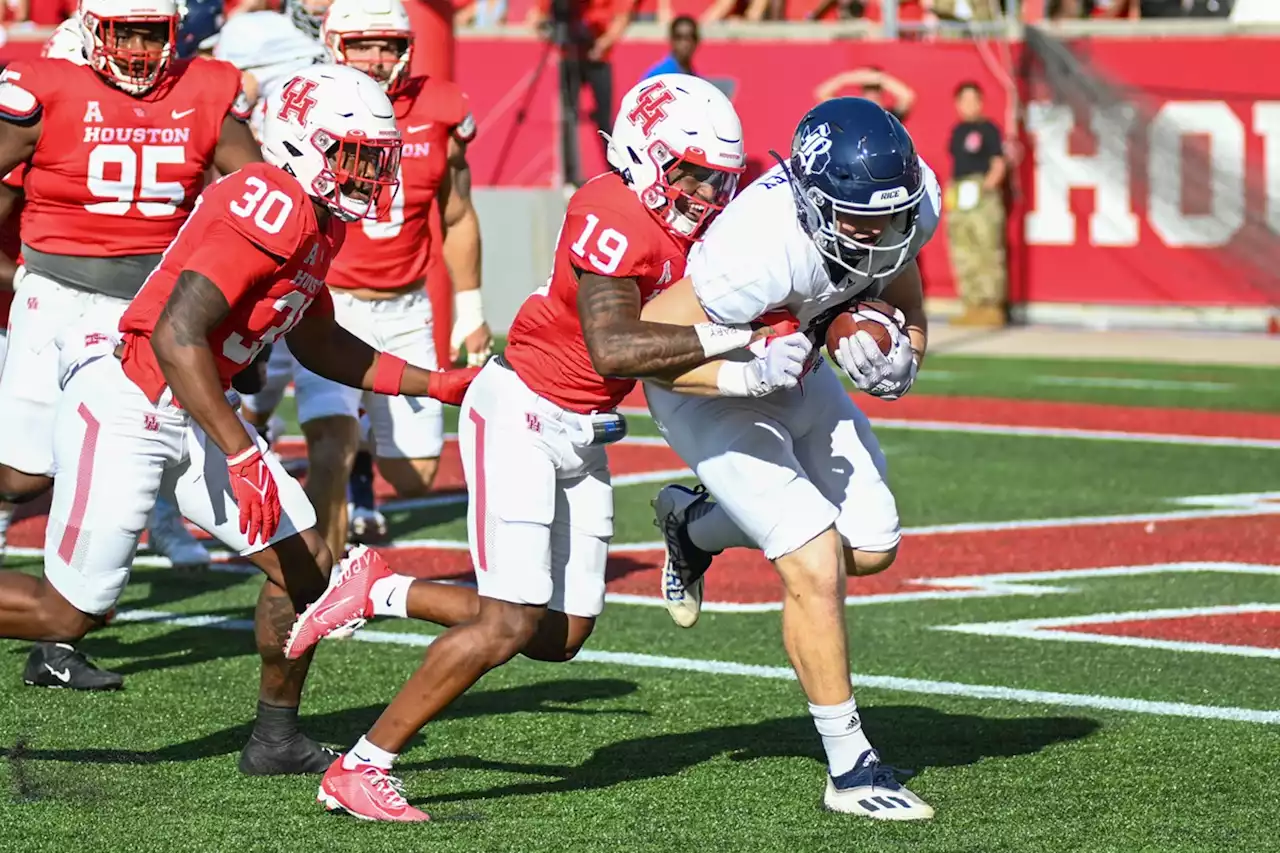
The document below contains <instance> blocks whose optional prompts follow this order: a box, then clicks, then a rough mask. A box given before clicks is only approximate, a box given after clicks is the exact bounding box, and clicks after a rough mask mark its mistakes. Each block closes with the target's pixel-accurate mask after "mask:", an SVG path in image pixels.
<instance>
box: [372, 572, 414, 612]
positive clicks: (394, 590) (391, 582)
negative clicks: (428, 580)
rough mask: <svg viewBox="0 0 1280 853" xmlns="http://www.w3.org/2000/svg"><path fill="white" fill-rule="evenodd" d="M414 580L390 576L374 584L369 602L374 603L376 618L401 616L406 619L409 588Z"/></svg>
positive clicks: (407, 577)
mask: <svg viewBox="0 0 1280 853" xmlns="http://www.w3.org/2000/svg"><path fill="white" fill-rule="evenodd" d="M411 586H413V578H411V577H409V576H408V575H389V576H387V577H385V578H380V579H378V580H376V581H374V582H373V586H372V587H370V589H369V600H370V601H372V602H373V615H374V616H399V617H400V618H401V619H404V618H406V617H407V616H408V615H409V614H408V608H409V587H411Z"/></svg>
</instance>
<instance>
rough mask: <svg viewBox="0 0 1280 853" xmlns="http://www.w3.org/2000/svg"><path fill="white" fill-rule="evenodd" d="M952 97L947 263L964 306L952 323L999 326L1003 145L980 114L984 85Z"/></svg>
mask: <svg viewBox="0 0 1280 853" xmlns="http://www.w3.org/2000/svg"><path fill="white" fill-rule="evenodd" d="M955 102H956V113H957V114H958V115H959V117H960V121H959V122H958V123H957V124H956V126H955V127H954V128H952V130H951V143H950V145H949V151H950V153H951V163H952V169H951V182H950V184H949V185H948V186H947V190H946V194H945V197H944V201H943V206H944V208H945V209H946V211H947V215H946V216H945V219H946V223H947V241H948V243H949V244H950V249H951V269H952V271H953V272H954V273H955V279H956V290H957V291H959V295H960V302H961V304H962V305H963V308H964V310H963V312H962V313H961V315H960V317H959V318H957V319H956V320H955V323H956V324H957V325H964V326H979V327H987V328H992V327H998V326H1003V325H1004V324H1005V321H1006V318H1005V307H1006V303H1007V301H1008V275H1007V270H1006V268H1005V265H1006V259H1005V252H1004V219H1005V211H1004V198H1003V195H1002V193H1001V189H1002V187H1003V185H1004V179H1005V171H1006V168H1007V167H1006V164H1005V159H1004V148H1003V144H1002V141H1001V138H1000V130H999V128H997V127H996V126H995V124H994V123H993V122H992V121H991V120H990V119H988V118H987V117H986V116H985V115H984V114H983V103H982V87H980V86H979V85H978V84H977V83H974V82H971V81H970V82H964V83H961V84H960V85H959V86H958V87H957V88H956V95H955Z"/></svg>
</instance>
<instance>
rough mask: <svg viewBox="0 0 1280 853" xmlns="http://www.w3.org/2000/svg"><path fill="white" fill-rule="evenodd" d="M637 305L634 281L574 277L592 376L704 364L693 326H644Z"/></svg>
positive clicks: (644, 373) (656, 373)
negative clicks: (592, 369)
mask: <svg viewBox="0 0 1280 853" xmlns="http://www.w3.org/2000/svg"><path fill="white" fill-rule="evenodd" d="M640 307H641V305H640V288H639V287H638V286H637V285H636V282H635V279H632V278H610V277H608V276H603V275H596V274H595V273H589V272H582V273H579V277H578V316H579V317H580V318H581V319H582V335H583V338H584V339H585V341H586V344H587V352H588V353H589V354H590V355H591V364H592V366H593V367H595V369H596V372H597V373H599V374H600V375H601V376H622V377H628V378H643V377H646V376H659V375H665V374H668V373H671V372H672V371H681V370H687V369H688V368H690V367H693V366H694V365H696V364H700V363H702V362H703V361H706V359H707V356H706V354H705V351H704V350H703V347H702V340H701V339H700V338H699V337H698V333H697V331H695V330H694V328H693V327H692V326H673V325H669V324H666V323H649V322H646V321H644V320H641V319H640Z"/></svg>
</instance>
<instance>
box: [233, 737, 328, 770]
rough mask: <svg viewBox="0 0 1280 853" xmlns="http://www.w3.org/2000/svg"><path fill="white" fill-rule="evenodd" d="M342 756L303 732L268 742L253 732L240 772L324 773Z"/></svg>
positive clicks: (242, 751)
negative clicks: (279, 740)
mask: <svg viewBox="0 0 1280 853" xmlns="http://www.w3.org/2000/svg"><path fill="white" fill-rule="evenodd" d="M340 757H342V753H340V752H338V751H337V750H334V749H330V748H329V747H327V746H324V745H323V744H319V743H316V742H315V741H314V740H312V739H311V738H309V737H307V736H306V735H304V734H302V733H301V732H298V733H297V734H295V735H294V736H293V737H291V738H289V739H288V740H286V741H283V742H280V743H268V742H267V741H264V740H261V739H259V738H258V736H257V735H253V736H251V737H250V738H249V742H248V743H247V744H245V747H244V749H242V750H241V751H240V772H241V773H243V774H244V775H246V776H293V775H298V774H306V773H314V774H316V775H320V774H322V773H324V772H325V771H326V770H328V769H329V765H330V764H332V763H333V762H334V760H335V759H337V758H340Z"/></svg>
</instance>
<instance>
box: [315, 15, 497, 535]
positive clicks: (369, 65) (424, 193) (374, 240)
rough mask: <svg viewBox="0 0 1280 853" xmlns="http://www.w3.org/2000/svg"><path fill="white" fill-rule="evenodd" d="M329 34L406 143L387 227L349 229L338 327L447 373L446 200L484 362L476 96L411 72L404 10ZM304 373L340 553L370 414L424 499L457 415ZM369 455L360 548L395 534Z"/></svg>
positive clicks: (328, 28)
mask: <svg viewBox="0 0 1280 853" xmlns="http://www.w3.org/2000/svg"><path fill="white" fill-rule="evenodd" d="M320 35H321V39H322V41H323V42H324V44H325V47H326V48H327V49H328V51H329V53H330V55H331V56H332V57H333V59H334V61H335V62H337V63H339V64H342V65H348V66H351V67H353V68H357V69H359V70H361V71H363V72H365V73H366V74H368V75H369V76H371V77H373V78H374V79H375V80H376V81H378V83H379V85H381V86H382V88H383V91H385V92H386V93H387V95H388V97H390V99H391V103H392V105H393V106H394V107H395V110H396V122H397V124H398V125H399V127H400V132H401V134H402V135H403V137H404V148H403V153H402V156H401V160H400V175H399V180H400V190H399V192H398V193H396V196H395V198H394V199H393V200H392V201H391V203H390V204H389V205H388V206H387V207H386V209H385V210H384V211H382V214H381V215H380V216H379V218H378V219H377V220H372V219H370V220H365V221H362V222H360V223H359V224H358V225H355V226H352V227H351V228H350V229H348V233H347V241H346V243H345V244H344V247H343V250H342V254H341V255H339V256H338V257H337V258H335V259H334V262H333V266H332V268H331V269H330V272H329V278H328V281H327V283H328V285H329V288H330V291H331V293H332V296H333V301H334V311H335V315H336V317H337V320H338V322H339V323H341V324H342V325H343V326H344V327H346V328H347V329H349V330H350V331H351V332H352V333H354V334H355V335H357V336H359V337H360V338H361V339H362V340H364V341H365V342H366V343H368V344H369V345H370V346H375V347H378V348H380V349H385V350H386V351H388V352H392V353H395V354H396V355H399V356H401V357H402V358H405V359H408V360H409V361H411V362H413V363H414V364H418V365H423V366H430V367H435V366H436V353H435V345H434V341H433V339H432V310H431V303H430V301H429V300H428V298H427V294H426V291H425V282H426V272H427V266H428V262H429V259H430V258H431V256H432V254H433V251H432V249H433V247H432V245H431V221H430V217H431V216H432V210H433V202H434V201H435V200H437V199H438V200H439V203H440V210H442V212H443V226H444V235H445V236H444V247H443V248H444V257H445V260H446V261H447V263H448V265H449V268H450V272H451V273H452V278H453V281H454V284H455V286H456V287H457V290H458V299H457V302H458V306H459V308H460V309H462V310H459V312H458V314H459V317H460V322H466V321H467V320H468V319H469V321H470V323H471V325H469V326H467V327H466V331H468V332H470V333H471V334H470V335H469V336H468V337H467V340H466V347H467V349H468V351H469V352H471V353H472V355H473V356H475V357H476V358H477V361H476V363H477V364H483V362H484V358H485V357H487V355H488V348H489V342H490V341H489V330H488V327H487V326H486V325H485V324H484V319H483V317H482V316H481V312H480V227H479V222H478V220H477V217H476V212H475V208H474V207H473V206H472V204H471V186H470V185H471V173H470V169H469V167H468V166H467V160H466V145H467V143H468V142H469V141H470V140H471V136H472V134H473V133H474V131H475V122H474V121H473V120H472V118H471V115H470V113H469V112H468V108H467V100H466V97H465V96H464V95H463V94H462V92H461V90H459V89H458V87H457V86H455V85H454V84H453V83H450V82H448V81H445V80H438V79H435V78H427V77H410V76H409V63H410V58H411V55H412V51H413V31H412V30H411V29H410V26H409V17H408V15H406V14H405V11H404V8H403V7H402V6H401V4H400V0H335V2H334V3H333V5H331V6H330V7H329V10H328V13H327V14H326V15H325V18H324V24H323V26H322V28H321V31H320ZM293 376H294V384H295V386H296V393H297V399H296V402H297V410H298V421H299V423H300V424H301V425H302V430H303V432H304V433H305V434H306V438H307V449H308V463H309V464H308V469H307V495H308V497H310V498H311V503H312V505H313V506H315V508H316V516H317V519H318V525H317V526H318V528H319V529H320V531H321V532H322V533H324V535H325V540H326V541H327V542H328V544H329V548H330V550H331V551H333V552H334V553H338V554H341V553H342V552H343V550H344V547H345V545H346V542H347V534H348V525H347V483H348V475H351V474H352V468H353V457H355V456H356V451H357V448H358V445H359V443H360V436H359V420H358V419H359V416H360V410H361V408H363V409H364V411H365V412H367V414H368V417H369V422H370V433H371V444H372V445H373V447H374V449H375V453H374V455H376V457H377V460H378V469H379V471H380V472H381V473H382V475H383V476H384V477H385V478H386V479H387V480H388V481H389V482H390V483H391V485H392V486H393V487H394V488H395V490H396V493H397V494H398V495H399V496H400V497H402V498H409V497H419V496H421V495H424V494H426V493H427V491H428V490H429V489H430V487H431V482H432V480H433V479H434V478H435V473H436V465H437V462H438V459H439V456H440V450H441V448H442V447H443V445H444V413H443V410H442V408H441V406H440V403H439V402H438V401H435V400H415V399H411V398H402V397H384V396H380V395H374V394H367V395H366V394H362V393H361V392H360V391H359V390H358V389H353V388H348V387H346V386H344V385H340V384H337V383H335V382H330V381H329V380H326V379H323V378H321V377H319V376H317V375H315V374H314V373H312V372H310V371H308V370H306V369H305V368H296V367H295V369H294V370H293ZM360 456H361V458H360V459H359V460H358V465H357V468H358V470H357V471H356V474H355V476H353V477H351V493H352V494H351V497H352V501H351V503H352V508H351V509H352V514H353V517H352V524H351V533H352V535H353V538H354V539H356V540H357V541H359V540H362V539H365V538H366V537H369V536H373V537H377V536H380V535H385V533H386V521H385V520H384V519H383V518H382V517H381V515H380V514H379V513H377V510H376V507H375V504H374V500H373V482H372V481H373V476H372V475H373V471H372V465H371V463H370V457H369V454H368V453H361V454H360Z"/></svg>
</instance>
